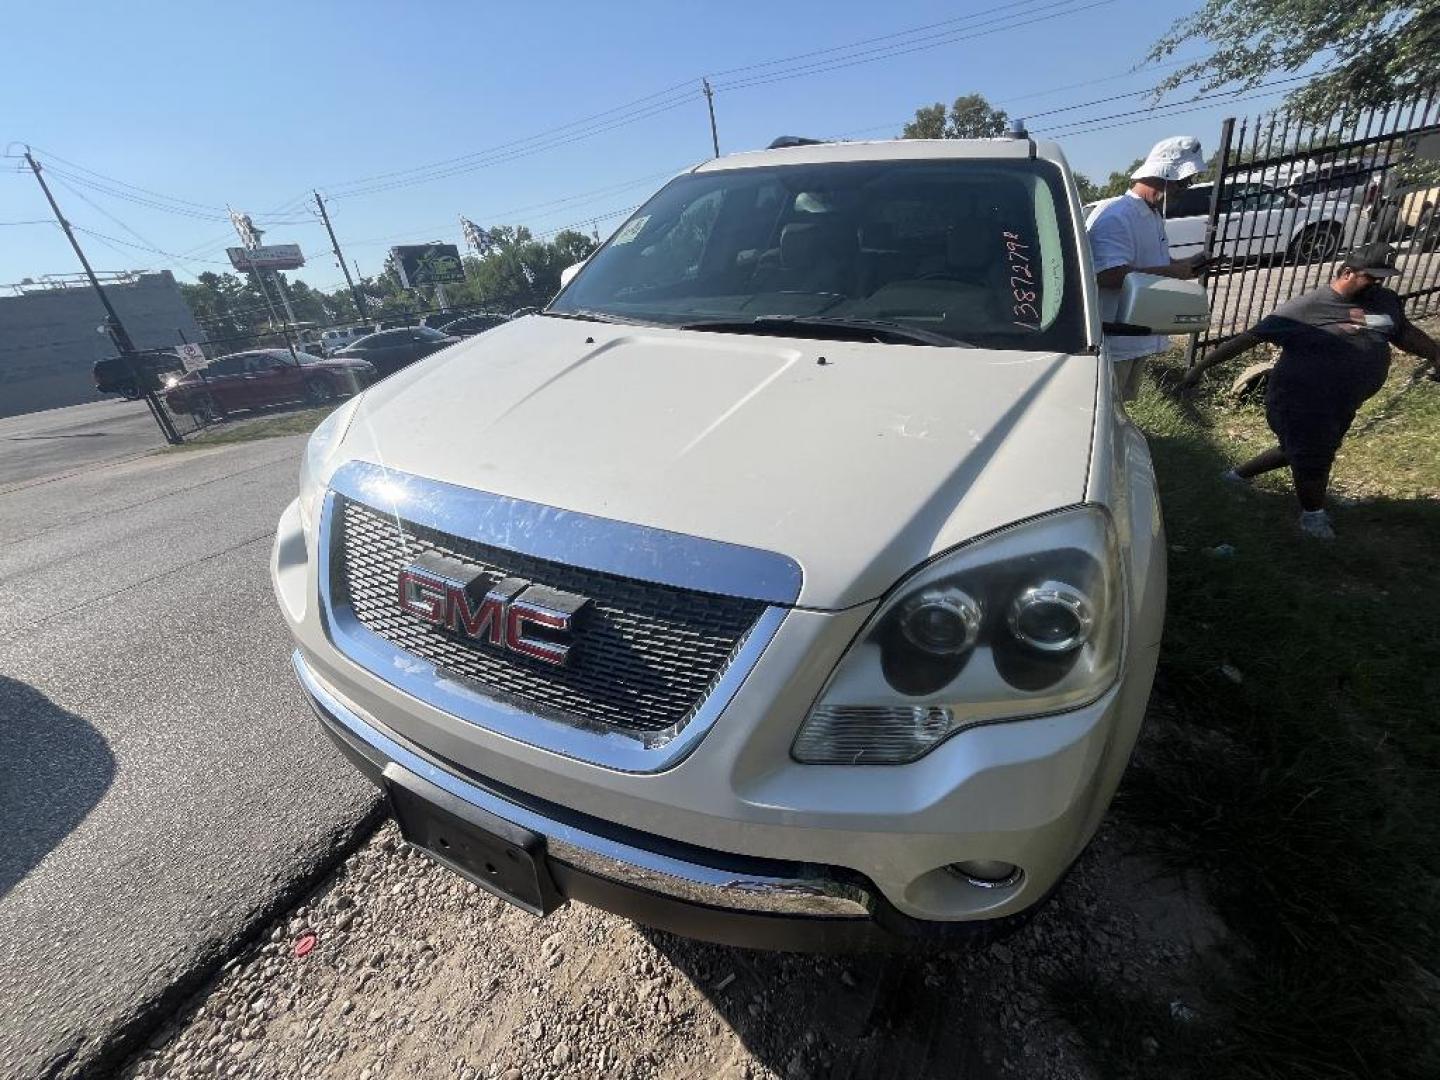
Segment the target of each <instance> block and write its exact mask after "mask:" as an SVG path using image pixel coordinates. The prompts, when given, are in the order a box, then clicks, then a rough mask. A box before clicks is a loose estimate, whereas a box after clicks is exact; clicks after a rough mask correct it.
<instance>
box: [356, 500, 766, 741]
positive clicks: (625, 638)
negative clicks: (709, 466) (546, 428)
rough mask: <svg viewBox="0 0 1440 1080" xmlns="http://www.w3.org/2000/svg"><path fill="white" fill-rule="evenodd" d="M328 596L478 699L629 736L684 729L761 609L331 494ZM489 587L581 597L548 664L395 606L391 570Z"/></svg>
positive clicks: (395, 574)
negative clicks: (445, 573) (439, 569)
mask: <svg viewBox="0 0 1440 1080" xmlns="http://www.w3.org/2000/svg"><path fill="white" fill-rule="evenodd" d="M334 507H335V509H334V515H335V516H334V519H333V522H332V528H333V529H334V530H335V532H336V533H337V536H336V542H335V544H334V547H333V548H332V551H333V556H332V561H331V564H330V565H331V581H330V587H331V599H332V602H333V603H335V604H337V605H348V607H349V608H350V610H351V611H352V612H353V614H354V616H355V618H356V619H357V620H358V621H359V622H360V623H361V625H363V626H364V627H365V628H366V629H368V630H370V631H371V632H372V633H374V634H377V635H379V636H380V637H382V638H384V639H385V640H386V641H388V642H390V643H391V644H393V645H394V646H396V647H397V648H399V649H402V650H404V651H405V652H407V653H411V654H413V655H415V656H418V657H421V658H423V659H425V660H427V661H429V662H430V663H432V664H434V665H435V666H436V667H438V668H440V669H442V670H444V671H445V672H446V673H448V674H450V675H452V676H457V677H459V678H461V679H463V680H468V681H470V682H472V683H475V684H477V685H478V688H480V689H481V690H482V692H484V693H486V694H487V695H489V696H492V697H495V698H497V699H499V700H502V701H507V702H509V703H511V704H513V705H515V706H516V707H517V708H521V709H524V710H526V711H530V712H536V713H539V714H541V715H548V716H551V717H552V718H555V719H560V720H564V721H568V722H570V723H577V722H578V723H580V724H582V725H586V726H593V727H598V728H601V729H604V730H617V729H618V730H621V731H626V732H632V733H636V734H643V733H651V732H661V731H665V730H668V729H675V728H678V727H680V726H683V725H684V724H685V722H686V721H687V720H688V719H689V718H690V717H691V715H692V714H693V713H694V712H695V711H696V709H698V708H699V706H700V705H701V704H702V703H703V702H704V701H705V699H706V697H707V696H708V695H709V694H710V692H711V690H712V689H713V688H714V686H715V684H716V682H717V681H718V680H719V679H720V678H721V676H722V675H724V673H725V671H726V668H727V667H728V666H729V665H730V664H731V663H732V661H733V660H734V657H735V654H736V652H737V650H738V649H739V648H740V646H741V644H742V643H743V642H744V640H745V637H746V635H747V634H748V633H749V632H750V630H751V629H752V628H753V627H754V626H755V624H756V621H757V620H758V619H759V618H760V616H761V615H762V613H764V611H765V610H766V606H767V605H766V604H765V603H764V602H762V601H759V600H747V599H740V598H736V597H728V596H718V595H715V594H712V593H706V592H700V591H695V590H689V589H683V588H677V587H674V586H671V585H659V584H654V583H651V582H646V581H639V580H635V579H632V578H627V577H621V576H618V575H614V574H607V573H603V572H599V571H595V570H588V569H582V568H578V567H574V566H567V565H565V564H563V563H558V562H552V561H550V560H547V559H541V558H536V557H533V556H529V555H523V554H517V553H515V552H512V551H507V550H504V549H502V548H497V547H493V546H490V545H487V544H484V543H480V542H477V541H473V540H468V539H465V538H462V537H457V536H452V535H449V534H447V533H444V532H440V531H438V530H436V529H433V528H431V527H429V526H425V525H420V524H417V523H414V522H409V521H405V520H403V519H400V518H397V517H395V516H392V515H390V514H385V513H381V512H379V511H377V510H375V509H373V508H371V507H369V506H366V505H365V504H363V503H361V502H357V501H355V500H353V499H350V498H345V497H338V496H337V497H336V499H335V502H334ZM426 553H430V554H435V555H440V556H443V557H446V558H450V559H457V560H460V561H461V562H464V563H467V564H469V565H471V566H473V567H474V568H475V570H476V572H477V573H483V574H485V575H487V576H488V577H490V578H491V579H492V580H493V581H496V582H498V581H499V580H500V579H502V578H504V577H511V576H513V577H520V578H524V579H526V580H529V581H533V582H536V583H539V584H543V585H548V586H551V587H552V588H556V589H562V590H565V591H566V592H573V593H579V594H580V595H582V596H586V597H588V598H589V599H590V604H589V605H587V607H586V608H585V609H584V610H583V611H582V612H581V617H580V621H579V622H578V623H577V626H576V630H575V634H574V644H573V647H572V650H571V653H570V657H569V663H568V664H567V665H566V666H565V667H555V666H553V665H550V664H546V663H544V662H542V661H539V660H535V659H532V658H529V657H526V656H522V655H519V654H517V653H513V652H506V651H501V650H498V649H495V648H494V647H492V646H489V645H488V644H483V643H480V642H476V641H474V640H473V639H471V638H468V637H465V636H462V635H459V634H456V633H454V632H452V631H449V630H446V629H443V628H441V627H439V626H436V625H434V624H432V623H430V622H427V621H426V620H424V619H422V618H420V617H419V616H417V615H413V614H411V613H409V612H406V611H404V610H402V609H401V608H400V606H399V604H398V602H397V581H398V578H399V573H400V571H401V570H402V569H403V568H404V567H405V566H407V565H408V564H410V563H411V562H413V561H414V560H415V559H416V557H417V556H420V555H422V554H426Z"/></svg>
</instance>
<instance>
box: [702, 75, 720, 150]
mask: <svg viewBox="0 0 1440 1080" xmlns="http://www.w3.org/2000/svg"><path fill="white" fill-rule="evenodd" d="M700 85H701V86H703V87H704V88H705V103H706V104H707V105H709V106H710V142H711V145H713V146H714V147H715V156H716V157H719V156H720V135H719V133H718V132H717V131H716V129H715V91H714V90H712V89H711V88H710V80H709V79H701V80H700Z"/></svg>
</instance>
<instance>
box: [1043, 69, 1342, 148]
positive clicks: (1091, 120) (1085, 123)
mask: <svg viewBox="0 0 1440 1080" xmlns="http://www.w3.org/2000/svg"><path fill="white" fill-rule="evenodd" d="M1312 78H1314V75H1292V76H1291V77H1290V78H1287V79H1275V80H1272V81H1271V82H1267V83H1259V84H1258V85H1256V86H1251V87H1241V88H1239V89H1236V90H1225V91H1221V92H1218V93H1214V94H1201V95H1198V96H1196V97H1193V98H1187V99H1185V100H1184V101H1173V102H1170V103H1169V104H1168V105H1155V106H1153V107H1152V108H1149V109H1146V110H1144V112H1143V113H1138V114H1137V113H1136V112H1135V111H1134V110H1133V109H1132V110H1127V111H1126V112H1120V113H1110V114H1109V115H1106V116H1090V117H1086V118H1084V119H1082V120H1075V121H1071V122H1070V123H1067V124H1061V125H1060V126H1059V127H1055V128H1047V129H1044V134H1046V135H1056V134H1062V133H1066V132H1069V133H1071V134H1074V133H1075V132H1073V131H1071V130H1070V129H1073V128H1082V127H1084V128H1088V127H1089V125H1091V124H1099V123H1103V122H1105V121H1107V120H1120V119H1127V120H1130V121H1133V122H1135V123H1142V122H1144V121H1145V120H1147V119H1150V118H1151V117H1153V116H1156V115H1157V114H1160V113H1164V114H1165V115H1166V116H1176V115H1183V114H1185V113H1190V112H1199V111H1201V109H1206V108H1210V106H1208V105H1202V104H1200V103H1202V102H1207V101H1216V100H1219V99H1222V98H1224V99H1228V100H1230V101H1253V100H1255V98H1256V97H1270V96H1272V95H1271V94H1258V95H1250V96H1247V97H1238V96H1237V95H1239V94H1242V93H1246V94H1248V93H1249V91H1253V90H1263V89H1267V88H1273V87H1276V86H1287V85H1289V84H1291V83H1296V82H1301V81H1302V80H1307V79H1312ZM1104 100H1116V99H1104ZM1092 104H1099V102H1094V103H1092ZM1190 105H1194V106H1196V107H1195V108H1182V106H1190ZM1116 126H1121V125H1116ZM1094 130H1097V131H1104V130H1108V128H1095V129H1094Z"/></svg>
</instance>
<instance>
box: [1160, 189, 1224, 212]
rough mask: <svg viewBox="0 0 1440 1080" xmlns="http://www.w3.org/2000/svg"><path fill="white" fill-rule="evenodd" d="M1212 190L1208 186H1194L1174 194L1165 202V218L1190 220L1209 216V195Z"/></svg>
mask: <svg viewBox="0 0 1440 1080" xmlns="http://www.w3.org/2000/svg"><path fill="white" fill-rule="evenodd" d="M1213 190H1214V188H1213V186H1212V185H1210V184H1196V185H1195V186H1194V187H1192V188H1190V189H1188V190H1186V191H1179V192H1176V193H1175V194H1174V195H1172V196H1168V197H1167V198H1166V200H1165V216H1166V217H1167V218H1190V217H1204V218H1208V217H1209V216H1210V193H1211V191H1213Z"/></svg>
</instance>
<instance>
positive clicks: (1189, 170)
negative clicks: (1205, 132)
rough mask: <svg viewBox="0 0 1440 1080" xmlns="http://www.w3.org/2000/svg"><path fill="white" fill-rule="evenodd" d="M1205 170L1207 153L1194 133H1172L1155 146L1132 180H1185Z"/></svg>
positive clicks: (1132, 175) (1132, 176) (1131, 177)
mask: <svg viewBox="0 0 1440 1080" xmlns="http://www.w3.org/2000/svg"><path fill="white" fill-rule="evenodd" d="M1204 171H1205V155H1204V154H1202V153H1201V152H1200V140H1199V139H1197V138H1196V137H1195V136H1194V135H1172V136H1171V137H1170V138H1168V139H1161V140H1160V141H1159V142H1158V143H1156V144H1155V145H1154V146H1153V147H1151V148H1150V153H1149V154H1148V155H1147V156H1146V158H1145V160H1144V161H1143V162H1141V164H1140V167H1139V168H1138V169H1136V170H1135V171H1134V172H1133V173H1131V174H1130V179H1131V180H1184V179H1186V178H1188V177H1191V176H1194V175H1195V174H1196V173H1201V172H1204Z"/></svg>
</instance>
